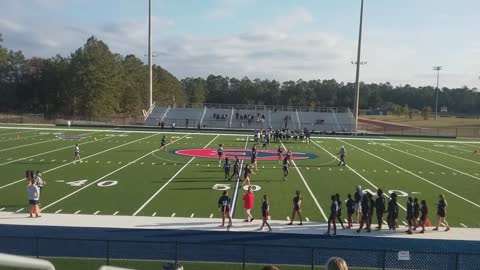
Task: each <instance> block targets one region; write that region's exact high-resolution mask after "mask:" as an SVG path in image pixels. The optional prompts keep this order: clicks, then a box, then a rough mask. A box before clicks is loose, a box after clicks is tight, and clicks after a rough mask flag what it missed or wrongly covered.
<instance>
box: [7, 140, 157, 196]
mask: <svg viewBox="0 0 480 270" xmlns="http://www.w3.org/2000/svg"><path fill="white" fill-rule="evenodd" d="M156 135H158V134H153V135H150V136H147V137H143V138H140V139H137V140H134V141H131V142H128V143H124V144H121V145H117V146H115V147H112V148H109V149H106V150H103V151H100V152H98V153H95V154H92V155H90V156H86V157H84V158H82V160H85V159H89V158H91V157H94V156H96V155H100V154H103V153H105V152H108V151H111V150H113V149H117V148H119V147H122V146H125V145H129V144H131V143H135V142H138V141H141V140H144V139H148V138H151V137H153V136H156ZM91 142H93V141H91ZM91 142H87V143H91ZM87 143H84V144H87ZM75 162H76V161H71V162H68V163H65V164H62V165H60V166H57V167H54V168H51V169H48V170H46V171H43V173H48V172H51V171H54V170H57V169H60V168H63V167H65V166H68V165H72V164H74V163H75ZM22 181H25V178H22V179H19V180H17V181H14V182H11V183H8V184H6V185H3V186H0V189H4V188H6V187H8V186H11V185H14V184H17V183H20V182H22Z"/></svg>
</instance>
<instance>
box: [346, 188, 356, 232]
mask: <svg viewBox="0 0 480 270" xmlns="http://www.w3.org/2000/svg"><path fill="white" fill-rule="evenodd" d="M347 197H348V200H347V203H346V204H347V221H348V226H347V228H349V229H351V228H352V227H353V219H352V216H353V214H354V213H355V201H354V200H353V199H352V194H348V196H347Z"/></svg>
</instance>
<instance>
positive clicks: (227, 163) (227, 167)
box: [223, 157, 231, 181]
mask: <svg viewBox="0 0 480 270" xmlns="http://www.w3.org/2000/svg"><path fill="white" fill-rule="evenodd" d="M230 165H231V164H230V160H228V157H227V158H225V163H223V170H224V171H225V181H228V180H229V179H230Z"/></svg>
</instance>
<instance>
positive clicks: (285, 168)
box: [283, 157, 290, 181]
mask: <svg viewBox="0 0 480 270" xmlns="http://www.w3.org/2000/svg"><path fill="white" fill-rule="evenodd" d="M289 167H290V161H288V159H287V157H285V158H284V159H283V180H284V181H287V177H288V173H289Z"/></svg>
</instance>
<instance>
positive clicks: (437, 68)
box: [433, 66, 442, 120]
mask: <svg viewBox="0 0 480 270" xmlns="http://www.w3.org/2000/svg"><path fill="white" fill-rule="evenodd" d="M433 70H435V71H436V72H437V87H436V88H435V120H437V119H438V91H439V89H438V83H439V80H440V70H442V66H434V67H433Z"/></svg>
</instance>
